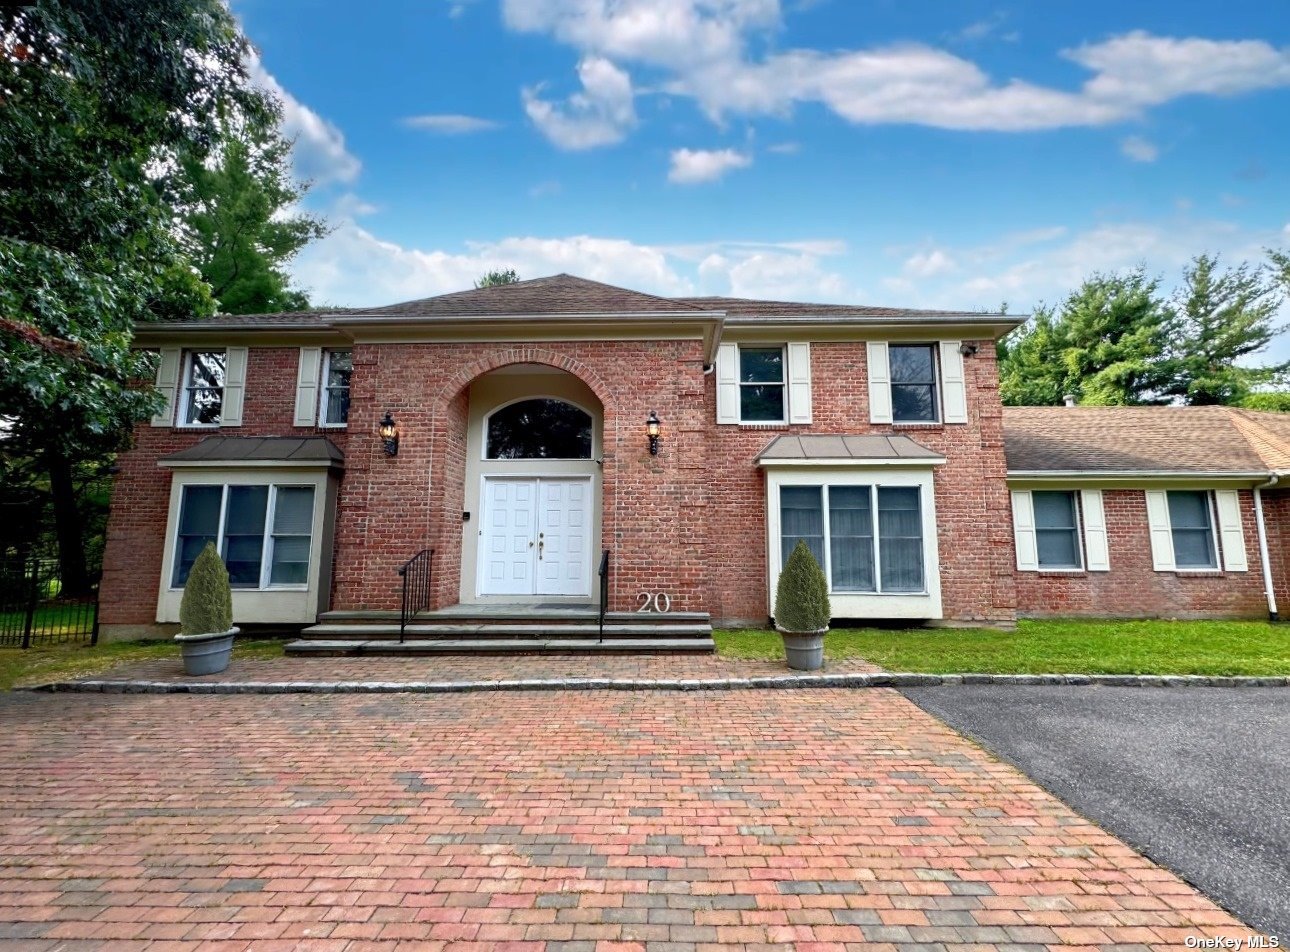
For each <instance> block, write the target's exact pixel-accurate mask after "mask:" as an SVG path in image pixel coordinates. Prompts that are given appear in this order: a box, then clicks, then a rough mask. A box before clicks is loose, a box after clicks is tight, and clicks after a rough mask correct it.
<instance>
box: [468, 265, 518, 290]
mask: <svg viewBox="0 0 1290 952" xmlns="http://www.w3.org/2000/svg"><path fill="white" fill-rule="evenodd" d="M519 282H520V276H519V275H518V274H516V273H515V269H514V268H507V269H506V270H505V271H489V272H488V273H487V274H485V275H484V276H483V277H482V278H480V279H479V280H478V281H476V282H475V287H477V288H495V287H497V286H498V285H499V284H519Z"/></svg>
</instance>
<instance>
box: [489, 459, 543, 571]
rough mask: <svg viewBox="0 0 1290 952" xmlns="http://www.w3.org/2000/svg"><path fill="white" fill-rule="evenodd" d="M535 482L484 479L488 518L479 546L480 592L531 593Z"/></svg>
mask: <svg viewBox="0 0 1290 952" xmlns="http://www.w3.org/2000/svg"><path fill="white" fill-rule="evenodd" d="M536 505H537V484H536V482H535V481H534V480H531V479H489V480H485V482H484V508H485V510H486V511H487V514H488V517H487V520H486V526H487V527H486V528H485V529H484V538H483V539H482V540H481V541H482V543H483V545H482V546H481V548H482V549H483V552H484V559H483V565H482V568H483V572H481V573H480V574H481V578H480V580H479V593H480V594H481V595H531V594H532V593H533V564H534V560H535V557H536V553H535V552H534V544H533V534H534V528H533V527H534V524H535V522H536V515H537V512H536Z"/></svg>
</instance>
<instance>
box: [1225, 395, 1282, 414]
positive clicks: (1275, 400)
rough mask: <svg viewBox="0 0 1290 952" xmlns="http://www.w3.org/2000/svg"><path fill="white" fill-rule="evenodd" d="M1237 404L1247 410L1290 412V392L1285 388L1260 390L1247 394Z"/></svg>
mask: <svg viewBox="0 0 1290 952" xmlns="http://www.w3.org/2000/svg"><path fill="white" fill-rule="evenodd" d="M1237 406H1241V407H1245V409H1247V410H1269V411H1271V412H1273V413H1290V393H1287V392H1286V391H1284V390H1260V391H1258V392H1257V393H1250V394H1246V395H1245V396H1244V397H1242V398H1241V401H1240V403H1238V404H1237Z"/></svg>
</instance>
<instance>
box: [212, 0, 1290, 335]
mask: <svg viewBox="0 0 1290 952" xmlns="http://www.w3.org/2000/svg"><path fill="white" fill-rule="evenodd" d="M233 10H234V12H235V13H236V14H237V15H238V17H239V18H240V19H241V21H242V23H243V25H244V27H245V29H246V32H247V34H248V35H249V36H250V38H251V40H252V41H253V42H254V43H255V44H256V45H257V47H258V48H259V50H260V60H259V62H258V63H257V64H256V66H255V72H256V75H257V77H258V79H259V81H260V82H262V83H264V84H266V85H268V86H270V87H272V88H274V89H275V90H276V91H278V93H279V94H280V95H282V96H283V98H284V100H285V102H286V117H287V126H288V131H289V132H290V133H291V134H293V135H295V136H296V137H297V156H296V162H297V167H298V169H299V171H300V172H301V174H303V175H306V176H308V177H310V178H311V179H313V180H314V181H315V183H316V184H315V187H314V189H313V191H312V193H311V195H310V197H309V199H308V204H309V207H310V208H312V209H313V210H315V211H318V212H321V213H322V214H324V215H325V216H326V217H327V218H328V219H329V220H330V221H331V222H332V224H333V225H334V226H335V231H334V232H333V233H332V235H331V236H330V237H328V238H327V239H326V240H324V241H322V242H320V243H318V244H317V245H315V246H313V247H312V248H310V249H308V250H307V251H306V252H304V253H303V254H302V255H301V257H300V259H299V260H298V262H297V263H296V265H295V274H296V277H297V280H298V281H299V283H300V284H301V285H302V286H305V287H308V288H309V289H310V290H311V292H312V294H313V296H314V299H315V300H316V301H318V302H319V303H329V304H339V305H368V304H370V305H376V304H384V303H389V302H392V301H396V300H405V299H409V298H416V297H423V296H427V295H431V294H437V293H441V292H444V291H451V290H459V289H461V288H465V287H469V286H470V285H471V282H472V280H474V279H475V278H476V277H478V276H479V275H480V274H481V273H483V272H484V271H486V270H488V269H490V268H494V267H514V268H516V269H517V270H518V271H519V272H520V274H521V276H523V277H538V276H541V275H543V274H549V273H554V272H557V271H569V272H572V273H576V274H581V275H584V276H586V277H590V278H595V279H598V280H603V281H609V282H611V283H617V284H622V285H626V286H629V287H633V288H637V289H640V290H645V291H652V292H655V293H662V294H688V293H706V294H734V295H741V296H756V297H772V298H782V299H794V300H818V301H841V302H860V303H872V304H895V305H908V306H923V307H952V308H969V309H971V308H994V307H997V306H998V305H999V304H1000V303H1001V302H1004V301H1006V302H1008V305H1009V307H1010V308H1011V310H1013V311H1014V312H1018V311H1020V312H1025V311H1029V310H1031V309H1032V308H1033V307H1034V306H1035V305H1036V304H1038V303H1040V302H1044V301H1048V302H1052V301H1056V300H1058V299H1060V297H1061V296H1062V295H1063V294H1064V292H1065V291H1067V290H1069V289H1070V288H1071V287H1073V286H1074V285H1076V284H1078V282H1079V280H1080V279H1081V278H1082V277H1083V276H1085V275H1086V274H1088V273H1089V272H1091V271H1093V270H1096V269H1102V270H1114V269H1121V268H1127V267H1132V266H1134V265H1136V264H1145V265H1146V266H1147V268H1148V269H1150V270H1151V271H1153V272H1158V273H1161V274H1163V275H1164V276H1165V278H1166V281H1167V282H1168V281H1172V280H1173V279H1174V278H1175V277H1176V276H1177V274H1178V273H1179V271H1180V270H1181V267H1182V265H1183V264H1184V263H1185V262H1186V261H1187V260H1188V259H1189V258H1190V257H1191V256H1192V255H1194V254H1196V253H1199V252H1201V251H1206V250H1208V251H1213V252H1220V253H1222V254H1223V255H1224V256H1226V258H1227V259H1228V260H1230V261H1237V260H1242V259H1246V258H1249V259H1257V258H1258V257H1260V255H1261V248H1262V247H1264V246H1267V245H1275V246H1279V247H1290V202H1287V196H1290V163H1287V162H1286V161H1285V156H1286V155H1287V154H1290V122H1287V119H1288V118H1290V16H1287V14H1286V8H1285V5H1284V3H1283V2H1282V0H1256V2H1245V0H1229V2H1226V3H1223V4H1214V3H1212V2H1203V3H1202V2H1195V0H1170V2H1154V0H1152V2H1148V0H1135V2H1133V3H1124V2H1123V0H1120V2H1101V0H1081V2H1064V0H1052V2H1044V3H1040V2H1034V3H1025V4H1021V3H1016V4H1007V3H1002V4H1001V3H988V2H974V0H959V2H922V3H908V2H900V0H875V2H860V0H419V2H418V0H371V2H368V3H366V4H353V3H340V2H330V0H233Z"/></svg>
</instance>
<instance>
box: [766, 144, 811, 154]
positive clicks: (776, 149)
mask: <svg viewBox="0 0 1290 952" xmlns="http://www.w3.org/2000/svg"><path fill="white" fill-rule="evenodd" d="M766 151H767V152H773V153H775V154H776V155H797V153H799V152H801V151H802V145H801V143H800V142H776V143H775V144H774V145H768V146H766Z"/></svg>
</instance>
